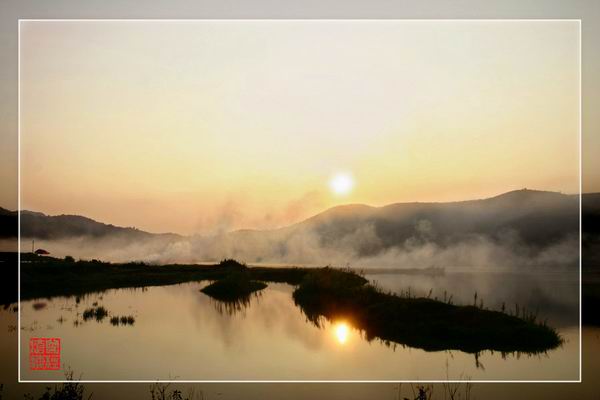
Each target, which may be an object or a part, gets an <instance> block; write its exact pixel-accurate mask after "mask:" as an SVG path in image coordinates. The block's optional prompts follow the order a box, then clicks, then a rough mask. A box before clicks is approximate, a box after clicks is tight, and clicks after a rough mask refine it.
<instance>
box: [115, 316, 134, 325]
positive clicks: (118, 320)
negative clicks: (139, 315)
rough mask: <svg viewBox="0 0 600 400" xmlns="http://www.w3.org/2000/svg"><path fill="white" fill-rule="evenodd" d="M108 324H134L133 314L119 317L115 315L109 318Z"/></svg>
mask: <svg viewBox="0 0 600 400" xmlns="http://www.w3.org/2000/svg"><path fill="white" fill-rule="evenodd" d="M110 324H111V325H113V326H119V325H133V324H135V318H134V317H133V315H127V316H126V315H123V316H121V317H119V316H118V315H115V316H114V317H111V318H110Z"/></svg>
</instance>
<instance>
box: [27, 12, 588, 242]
mask: <svg viewBox="0 0 600 400" xmlns="http://www.w3.org/2000/svg"><path fill="white" fill-rule="evenodd" d="M20 46H21V47H20V50H21V82H20V84H21V195H22V207H23V208H25V209H32V210H36V211H42V212H46V213H50V214H60V213H75V214H82V215H86V216H89V217H91V218H95V219H98V220H100V221H105V222H110V223H114V224H117V225H125V226H136V227H138V228H140V229H145V230H149V231H154V232H158V231H175V232H180V233H186V234H188V233H211V232H217V231H222V230H230V229H237V228H270V227H277V226H282V225H286V224H289V223H292V222H296V221H298V220H301V219H303V218H306V217H308V216H311V215H312V214H314V213H317V212H319V211H322V210H323V209H325V208H327V207H331V206H334V205H337V204H344V203H366V204H371V205H384V204H388V203H393V202H400V201H448V200H461V199H469V198H478V197H486V196H490V195H495V194H498V193H501V192H505V191H508V190H513V189H519V188H523V187H528V188H537V189H546V190H556V191H563V192H570V193H575V192H577V191H578V184H579V177H578V162H579V150H578V140H579V136H578V135H579V54H578V51H579V25H578V23H577V22H574V21H560V22H559V21H555V22H548V21H545V22H540V21H538V22H535V21H520V22H519V21H513V22H507V21H496V22H493V21H487V22H485V21H470V22H467V21H443V22H440V21H431V22H426V21H187V22H174V21H171V22H168V21H162V22H116V21H113V22H106V21H105V22H89V21H88V22H57V21H46V22H40V21H37V22H35V21H30V22H22V23H21V42H20ZM340 173H345V174H347V175H349V176H351V177H352V179H353V181H354V186H353V188H352V190H350V191H349V192H348V193H345V194H339V193H335V192H333V191H332V190H331V185H330V183H331V179H332V177H334V176H336V175H337V174H340Z"/></svg>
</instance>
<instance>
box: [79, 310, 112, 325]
mask: <svg viewBox="0 0 600 400" xmlns="http://www.w3.org/2000/svg"><path fill="white" fill-rule="evenodd" d="M106 317H108V310H107V309H106V308H104V307H102V306H101V307H92V308H88V309H86V310H85V311H84V312H83V315H82V318H83V320H84V321H89V320H91V319H95V320H96V321H98V322H101V321H102V320H103V319H104V318H106Z"/></svg>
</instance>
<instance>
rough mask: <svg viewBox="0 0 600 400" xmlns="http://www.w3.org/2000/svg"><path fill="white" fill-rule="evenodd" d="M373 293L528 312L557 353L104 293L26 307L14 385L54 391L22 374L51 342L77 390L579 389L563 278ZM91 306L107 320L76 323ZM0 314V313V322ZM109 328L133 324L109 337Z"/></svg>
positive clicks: (391, 283)
mask: <svg viewBox="0 0 600 400" xmlns="http://www.w3.org/2000/svg"><path fill="white" fill-rule="evenodd" d="M366 277H367V278H368V279H370V280H372V281H375V282H377V284H378V285H379V286H381V287H382V288H384V289H388V290H392V291H395V292H401V291H406V290H408V288H409V287H410V290H411V292H412V293H414V294H416V295H422V296H427V295H429V292H430V291H431V297H438V298H440V299H442V298H443V297H444V291H445V292H446V296H450V295H452V296H453V299H454V303H455V304H471V303H473V301H474V298H473V296H474V293H475V291H477V295H478V297H477V298H478V300H477V301H478V303H479V301H480V300H483V303H484V306H485V307H490V308H493V309H500V308H501V307H502V303H503V302H504V303H505V307H506V308H507V309H509V308H510V307H514V304H515V303H518V304H519V307H526V308H527V309H529V310H532V311H535V310H537V312H538V317H539V318H540V319H541V320H544V319H547V320H548V323H549V324H550V325H551V326H553V327H555V328H557V329H558V331H559V333H560V334H561V335H562V337H563V338H564V339H565V342H564V344H563V345H562V346H561V347H559V348H557V349H555V350H551V351H548V352H547V353H545V354H542V355H527V354H500V353H497V352H495V353H492V352H482V353H481V354H479V355H477V357H476V356H475V355H474V354H468V353H463V352H460V351H437V352H426V351H423V350H421V349H416V348H409V347H403V346H400V345H398V346H388V345H386V344H384V343H382V342H380V341H378V340H373V341H371V342H369V341H367V340H366V339H365V338H364V337H363V335H362V334H361V332H359V331H358V330H356V329H354V328H353V327H352V326H350V325H349V324H348V322H347V321H343V320H338V321H332V322H327V321H323V323H322V324H321V326H320V327H317V326H315V325H314V324H312V323H310V322H308V321H307V319H306V317H305V316H304V314H303V313H302V311H301V310H300V308H299V307H297V306H296V305H295V304H294V301H293V299H292V296H291V294H292V291H293V287H292V286H289V285H286V284H274V283H269V286H268V287H267V288H266V289H264V290H263V291H261V292H260V293H259V294H258V295H255V296H253V297H252V298H251V300H250V301H249V303H248V304H245V305H243V306H239V307H237V308H235V307H234V308H232V307H227V306H225V305H224V304H223V303H220V302H217V301H215V300H213V299H211V298H210V297H208V296H207V295H205V294H203V293H201V292H200V289H201V288H202V287H204V286H206V285H207V284H208V282H191V283H185V284H179V285H171V286H159V287H148V288H144V289H115V290H109V291H106V292H103V293H94V294H89V295H86V296H83V297H81V298H79V299H77V298H75V297H71V298H65V297H58V298H53V299H51V300H32V301H26V302H23V303H22V308H21V323H22V330H21V346H22V347H21V348H22V354H21V366H22V370H21V373H22V378H23V379H25V380H44V379H63V378H64V372H63V371H31V370H30V369H29V359H28V343H29V339H30V338H32V337H59V338H61V345H62V364H63V367H69V368H70V369H72V370H73V371H75V373H76V375H77V376H78V375H79V374H81V378H82V379H84V380H115V379H118V380H149V381H152V380H157V379H178V380H444V379H448V378H449V379H474V380H575V379H578V377H579V325H578V315H579V305H578V299H579V283H578V275H577V274H574V273H547V272H545V273H543V274H541V273H537V274H527V273H512V272H511V273H489V272H446V273H444V274H440V275H423V274H373V275H366ZM99 306H102V307H104V308H105V309H106V310H108V312H109V316H107V317H105V318H103V319H101V321H97V320H96V319H95V318H91V319H88V320H87V321H85V320H84V318H83V314H84V311H85V310H86V309H89V308H93V307H99ZM5 312H6V311H5ZM115 316H119V317H120V316H132V317H133V319H134V321H132V322H133V323H126V324H121V323H117V324H116V325H113V324H112V323H111V321H110V318H111V317H115Z"/></svg>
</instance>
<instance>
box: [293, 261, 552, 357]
mask: <svg viewBox="0 0 600 400" xmlns="http://www.w3.org/2000/svg"><path fill="white" fill-rule="evenodd" d="M293 297H294V301H295V302H296V304H297V305H298V306H299V307H300V308H301V309H302V310H303V312H304V313H305V315H306V316H307V318H308V319H309V320H310V321H311V322H313V323H314V324H315V325H317V326H319V324H320V322H319V321H320V318H321V317H324V318H326V319H327V320H330V321H333V320H336V319H339V318H344V319H346V320H348V321H350V323H351V324H352V325H353V326H354V327H356V328H358V329H360V330H362V331H363V332H364V336H365V338H366V339H367V340H373V339H379V340H382V341H383V342H392V343H398V344H405V345H408V346H410V347H418V348H422V349H424V350H428V351H437V350H449V349H457V350H461V351H464V352H468V353H478V352H481V351H483V350H497V351H499V352H503V353H510V352H522V353H534V354H535V353H543V352H545V351H547V350H550V349H553V348H556V347H558V346H559V345H560V344H561V343H562V340H561V338H560V337H559V335H558V334H557V333H556V331H555V330H554V329H552V328H550V327H548V326H547V325H544V324H538V323H536V322H535V319H534V317H533V316H532V314H527V318H526V319H524V318H522V317H523V315H522V314H519V315H520V316H521V317H519V316H512V315H508V314H504V313H501V312H499V311H491V310H486V309H484V308H483V306H482V303H481V302H479V304H478V305H470V306H457V305H453V304H451V297H448V298H447V302H446V303H444V302H440V301H436V300H432V299H430V298H426V297H416V296H415V295H414V293H412V292H411V290H410V288H409V289H408V290H407V291H405V292H403V293H402V294H401V295H400V296H398V295H396V294H394V293H391V292H385V291H383V290H382V289H381V288H379V287H378V286H377V285H371V284H368V282H367V281H366V280H365V279H364V278H362V277H359V276H357V275H354V274H349V273H348V272H347V271H342V270H336V269H332V268H322V269H316V270H313V271H311V272H310V273H308V274H307V275H306V277H305V278H304V280H303V281H302V283H301V284H300V285H299V286H298V288H297V289H296V290H295V291H294V293H293ZM476 300H477V296H474V304H477V301H476Z"/></svg>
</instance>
